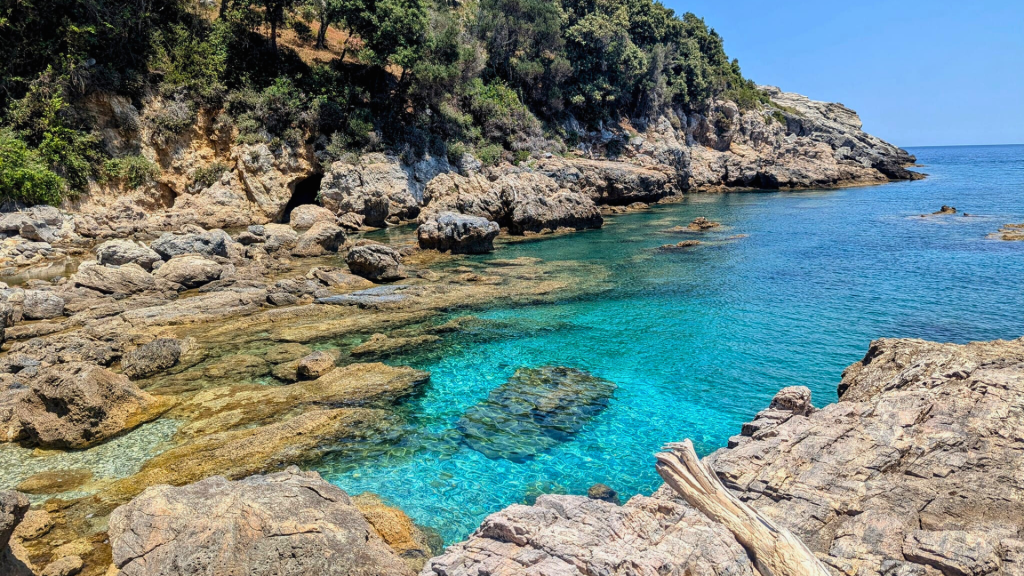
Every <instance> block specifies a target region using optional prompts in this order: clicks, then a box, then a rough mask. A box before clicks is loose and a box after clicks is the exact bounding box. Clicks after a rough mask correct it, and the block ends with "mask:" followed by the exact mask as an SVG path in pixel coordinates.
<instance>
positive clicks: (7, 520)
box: [0, 490, 29, 567]
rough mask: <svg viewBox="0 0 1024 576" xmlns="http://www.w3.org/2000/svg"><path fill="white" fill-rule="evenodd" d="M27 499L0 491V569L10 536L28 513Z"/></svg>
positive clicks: (10, 491)
mask: <svg viewBox="0 0 1024 576" xmlns="http://www.w3.org/2000/svg"><path fill="white" fill-rule="evenodd" d="M28 506H29V502H28V498H27V497H26V496H25V495H24V494H21V493H19V492H15V491H14V490H2V491H0V567H3V565H4V564H3V555H4V551H5V550H6V549H7V543H8V542H10V541H11V534H13V533H14V529H15V528H16V527H17V526H18V523H19V522H21V520H22V518H24V517H25V513H26V512H28Z"/></svg>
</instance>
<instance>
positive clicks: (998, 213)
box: [321, 146, 1024, 543]
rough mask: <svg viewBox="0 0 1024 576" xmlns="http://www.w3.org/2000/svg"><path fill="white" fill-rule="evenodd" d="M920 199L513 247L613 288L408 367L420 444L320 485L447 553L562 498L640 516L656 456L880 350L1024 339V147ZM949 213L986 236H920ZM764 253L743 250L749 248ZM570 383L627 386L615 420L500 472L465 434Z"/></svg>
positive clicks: (342, 467)
mask: <svg viewBox="0 0 1024 576" xmlns="http://www.w3.org/2000/svg"><path fill="white" fill-rule="evenodd" d="M911 152H912V153H915V154H917V156H918V160H919V162H920V163H922V164H925V165H926V167H924V168H921V170H922V171H924V172H926V173H928V174H929V175H930V176H929V178H928V179H927V180H923V181H918V182H904V183H895V184H889V185H885V186H876V187H867V188H849V189H843V190H831V191H810V192H772V193H767V192H766V193H736V194H723V195H693V196H690V197H688V199H687V200H686V201H685V202H682V203H680V204H676V205H669V206H663V207H657V208H654V209H652V210H650V211H645V212H642V213H637V214H631V215H624V216H619V217H615V218H613V219H609V221H608V223H607V225H606V227H605V228H604V229H602V230H597V231H591V232H585V233H579V234H572V235H566V236H559V237H554V238H550V239H545V240H542V241H536V242H525V243H516V244H505V245H502V246H501V247H500V248H499V249H498V250H497V251H496V252H495V253H494V254H493V255H491V256H487V257H480V259H486V258H512V257H518V256H532V257H539V258H544V259H547V260H588V261H597V262H601V263H603V264H605V265H607V266H608V267H609V268H610V269H611V270H612V272H613V278H614V280H615V285H614V287H613V288H612V289H611V290H609V291H607V292H603V293H601V294H598V295H594V296H591V297H587V298H584V299H580V300H575V301H569V302H563V303H559V304H555V305H543V306H533V307H521V308H515V309H496V310H490V311H487V312H484V313H477V314H476V315H477V316H480V317H483V318H489V319H494V320H503V321H507V322H504V323H501V324H498V326H499V327H498V328H495V329H494V330H491V331H490V332H489V333H487V334H486V336H487V337H482V336H481V335H476V336H473V335H462V336H456V337H454V339H451V340H449V341H447V342H446V343H445V345H444V346H443V347H442V348H441V351H440V353H437V352H435V353H433V354H427V355H421V356H410V357H404V358H396V359H393V362H394V363H409V364H412V365H414V366H416V367H418V368H422V369H425V370H429V371H430V372H431V373H432V378H431V383H430V385H429V387H428V389H427V390H426V392H425V393H424V394H423V395H422V396H421V397H418V398H416V399H414V400H411V401H410V402H409V403H408V405H407V406H406V409H407V410H408V417H409V422H410V428H411V430H412V431H411V432H410V433H409V435H408V436H407V437H405V438H404V439H403V440H402V441H400V442H398V443H397V444H396V445H395V446H393V447H392V448H391V449H389V450H385V451H383V452H380V453H376V454H375V455H374V456H373V457H372V458H365V459H364V460H363V461H361V462H359V461H357V462H352V461H351V460H348V461H343V460H336V461H327V462H324V463H323V464H322V466H321V471H322V472H324V473H325V475H326V476H327V477H328V478H329V479H330V480H331V481H333V482H334V483H336V484H337V485H339V486H341V487H342V488H344V489H346V490H348V491H349V492H351V493H357V492H361V491H364V490H370V491H373V492H376V493H378V494H381V495H382V496H384V497H385V498H386V499H387V500H389V501H390V502H392V503H394V504H396V505H398V506H400V507H401V508H402V509H403V510H405V511H406V512H407V513H409V514H410V515H411V516H412V517H413V518H414V519H415V520H416V521H417V522H419V523H421V524H424V525H427V526H431V527H433V528H436V529H438V530H439V531H440V532H441V534H442V535H443V536H444V538H445V540H446V542H448V543H451V542H453V541H457V540H460V539H462V538H465V537H466V536H467V535H468V534H469V533H470V532H471V531H472V530H473V529H475V528H476V526H477V525H478V524H479V523H480V521H481V520H482V519H483V518H484V516H486V515H487V514H489V513H491V512H494V511H496V510H498V509H500V508H502V507H504V506H507V505H509V504H512V503H516V502H522V501H524V499H525V498H527V496H529V495H531V494H536V493H543V492H568V493H577V494H580V493H585V492H586V489H587V487H588V486H590V485H591V484H593V483H595V482H603V483H605V484H608V485H610V486H611V487H613V488H614V489H616V490H618V491H619V492H620V493H621V494H622V495H623V496H624V497H628V496H630V495H632V494H635V493H638V492H643V493H649V492H651V491H652V490H654V489H655V488H657V486H658V485H659V484H660V481H659V479H658V476H657V474H656V473H655V471H654V461H653V458H652V454H653V453H654V452H655V451H657V450H658V448H659V447H660V446H661V445H662V444H663V443H665V442H668V441H674V440H679V439H682V438H691V439H693V440H694V442H695V444H696V445H697V446H698V450H700V451H702V452H703V453H706V452H708V451H711V450H714V449H716V448H718V447H721V446H723V445H724V444H725V442H726V439H727V438H728V437H729V436H731V435H733V434H736V433H738V432H739V429H740V425H741V424H742V423H743V422H745V421H747V420H749V419H750V418H751V417H752V416H753V415H754V413H755V412H757V411H758V410H760V409H762V408H764V407H766V406H767V404H768V402H769V401H770V400H771V398H772V396H773V394H774V393H775V392H776V391H777V390H778V389H779V388H781V387H783V386H790V385H805V386H808V387H810V388H811V390H812V391H813V394H814V401H815V403H816V404H817V405H822V404H825V403H828V402H833V401H835V400H836V392H835V389H836V384H837V383H838V382H839V378H840V374H841V373H842V371H843V369H844V368H845V367H846V366H848V365H849V364H851V363H852V362H855V361H857V360H859V359H860V358H861V357H863V355H864V353H865V351H866V349H867V347H868V343H869V342H870V341H871V340H872V339H874V338H879V337H916V338H926V339H930V340H940V341H953V342H966V341H969V340H987V339H994V338H1017V337H1020V336H1021V335H1024V242H1005V241H1002V240H996V239H991V238H989V237H988V235H989V234H990V233H993V232H995V231H996V230H997V229H998V228H999V227H1000V226H1001V225H1002V224H1005V223H1008V222H1024V146H1000V147H955V148H918V149H914V150H911ZM943 204H950V205H952V206H955V207H956V208H958V209H960V210H961V211H966V212H968V213H970V214H972V215H976V217H964V216H961V215H956V216H934V217H928V218H921V217H920V214H923V213H930V212H933V211H936V210H938V209H939V207H940V206H941V205H943ZM697 216H707V217H708V218H710V219H712V220H717V221H719V222H722V223H723V227H721V228H719V229H716V230H713V231H711V232H709V233H706V234H704V235H702V236H700V238H701V239H702V240H703V241H705V244H704V245H701V246H698V247H696V248H694V249H692V250H690V251H686V252H678V253H671V254H665V253H657V252H656V251H654V250H653V248H655V247H657V246H659V245H662V244H665V243H668V242H677V241H678V240H680V239H681V238H680V237H678V236H670V235H667V234H664V233H660V232H659V231H660V230H663V229H666V228H669V227H672V226H675V225H680V224H682V225H685V224H686V223H688V222H689V221H690V220H692V219H693V218H695V217H697ZM740 234H742V235H746V237H743V238H738V239H731V240H727V238H729V237H731V236H734V235H740ZM549 364H555V365H563V366H569V367H574V368H580V369H583V370H587V371H589V372H591V373H592V374H594V375H596V376H600V377H602V378H606V379H608V380H611V381H613V382H614V383H616V384H617V386H618V389H617V390H616V391H615V393H614V396H613V397H612V399H611V401H610V405H609V407H608V408H607V409H606V410H605V411H604V412H601V413H600V414H599V415H598V416H597V417H596V418H594V419H592V420H590V421H589V423H588V424H587V425H586V426H585V427H584V429H583V430H582V431H581V432H580V433H579V434H577V435H576V436H575V437H574V438H572V439H571V440H570V441H568V442H564V443H561V444H559V445H557V446H556V447H554V448H552V449H550V450H548V451H546V452H543V453H541V454H539V455H538V456H536V457H535V458H533V459H530V460H527V461H525V462H521V463H514V462H511V461H508V460H505V459H500V458H499V459H489V458H487V457H486V456H484V455H483V454H481V453H479V452H477V451H475V450H473V449H471V448H469V447H467V446H465V445H464V444H462V443H460V442H459V436H458V433H457V432H456V431H455V425H456V422H457V421H458V419H459V418H460V416H461V415H462V414H463V413H464V412H465V411H466V410H467V409H468V408H469V407H471V406H472V405H474V404H476V403H478V402H480V401H481V400H483V399H485V398H486V397H487V395H488V394H489V393H490V392H491V390H492V389H494V388H495V387H497V386H500V385H501V384H502V383H504V382H505V381H506V380H507V379H508V378H509V377H510V376H511V375H512V374H513V372H514V371H515V370H516V369H517V368H520V367H537V366H543V365H549Z"/></svg>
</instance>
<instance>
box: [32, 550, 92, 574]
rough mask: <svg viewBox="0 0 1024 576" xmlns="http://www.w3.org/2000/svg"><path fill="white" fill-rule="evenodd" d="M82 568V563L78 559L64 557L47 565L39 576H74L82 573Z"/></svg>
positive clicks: (75, 557)
mask: <svg viewBox="0 0 1024 576" xmlns="http://www.w3.org/2000/svg"><path fill="white" fill-rule="evenodd" d="M82 566H84V563H83V562H82V559H81V558H80V557H78V556H75V555H71V556H64V557H63V558H60V559H58V560H54V561H53V562H50V563H49V564H47V565H46V568H43V571H42V572H40V573H39V576H75V574H78V573H79V572H81V571H82Z"/></svg>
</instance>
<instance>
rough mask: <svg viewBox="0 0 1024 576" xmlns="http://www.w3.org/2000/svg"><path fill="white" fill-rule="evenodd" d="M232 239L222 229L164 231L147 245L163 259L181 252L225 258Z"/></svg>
mask: <svg viewBox="0 0 1024 576" xmlns="http://www.w3.org/2000/svg"><path fill="white" fill-rule="evenodd" d="M233 242H234V241H233V240H232V239H231V236H228V234H227V232H224V231H223V230H210V231H208V232H202V233H191V234H171V233H164V234H162V235H161V236H160V237H159V238H157V239H156V240H154V241H153V242H152V243H151V244H150V245H149V247H150V248H152V249H153V250H154V251H155V252H156V253H157V254H159V255H160V257H161V258H163V259H164V260H170V259H171V258H173V257H174V256H181V255H182V254H200V255H202V256H221V257H224V258H227V257H228V256H229V255H230V254H229V253H228V246H229V245H230V244H231V243H233Z"/></svg>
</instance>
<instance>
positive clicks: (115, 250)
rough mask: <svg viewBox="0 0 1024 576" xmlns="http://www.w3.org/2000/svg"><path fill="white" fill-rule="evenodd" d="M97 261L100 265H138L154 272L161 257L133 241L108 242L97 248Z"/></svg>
mask: <svg viewBox="0 0 1024 576" xmlns="http://www.w3.org/2000/svg"><path fill="white" fill-rule="evenodd" d="M96 260H97V261H99V263H100V264H109V265H112V266H120V265H122V264H138V265H139V266H141V267H142V269H143V270H152V269H153V264H155V263H157V262H159V261H160V260H161V257H160V255H159V254H157V253H156V251H154V250H153V249H151V248H148V247H146V246H144V245H142V244H141V243H137V242H132V241H131V240H107V241H106V242H104V243H103V244H100V245H99V246H97V247H96Z"/></svg>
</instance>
